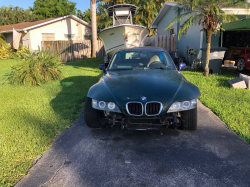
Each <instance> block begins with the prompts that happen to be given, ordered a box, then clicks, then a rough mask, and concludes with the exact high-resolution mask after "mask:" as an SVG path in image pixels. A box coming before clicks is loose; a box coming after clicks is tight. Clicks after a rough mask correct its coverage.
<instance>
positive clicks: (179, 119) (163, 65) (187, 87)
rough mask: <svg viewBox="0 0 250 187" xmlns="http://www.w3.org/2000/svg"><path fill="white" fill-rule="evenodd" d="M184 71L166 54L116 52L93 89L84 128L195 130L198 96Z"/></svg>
mask: <svg viewBox="0 0 250 187" xmlns="http://www.w3.org/2000/svg"><path fill="white" fill-rule="evenodd" d="M184 66H185V64H180V66H179V67H178V69H177V68H176V66H175V65H174V63H173V61H172V59H171V57H170V55H169V54H168V52H166V51H165V50H164V49H162V48H155V47H139V48H129V49H120V50H118V51H116V52H115V54H114V55H113V57H112V58H111V60H110V62H109V64H108V65H105V64H101V65H100V66H99V68H100V69H101V70H103V73H104V75H103V76H102V77H101V78H100V80H99V82H98V83H96V84H95V85H93V86H92V87H91V88H90V89H89V92H88V96H87V99H86V101H85V107H84V118H85V122H86V124H87V125H88V126H89V127H91V128H104V127H107V126H116V125H118V126H121V128H122V129H135V130H148V129H162V128H164V127H169V126H172V127H175V128H177V127H178V128H181V129H186V130H195V129H196V128H197V97H199V96H200V91H199V89H198V88H197V87H196V86H195V85H193V84H191V83H190V82H188V81H187V80H186V79H185V77H184V76H183V75H182V74H181V73H180V72H179V71H180V70H181V69H183V68H184Z"/></svg>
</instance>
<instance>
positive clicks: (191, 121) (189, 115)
mask: <svg viewBox="0 0 250 187" xmlns="http://www.w3.org/2000/svg"><path fill="white" fill-rule="evenodd" d="M180 114H181V121H182V129H183V130H196V129H197V108H194V109H192V110H186V111H182V112H180Z"/></svg>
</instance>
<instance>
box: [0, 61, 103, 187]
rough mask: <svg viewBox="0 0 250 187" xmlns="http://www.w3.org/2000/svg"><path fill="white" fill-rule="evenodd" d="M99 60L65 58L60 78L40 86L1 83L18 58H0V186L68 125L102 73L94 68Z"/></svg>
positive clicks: (15, 176) (20, 171) (24, 168)
mask: <svg viewBox="0 0 250 187" xmlns="http://www.w3.org/2000/svg"><path fill="white" fill-rule="evenodd" d="M102 62H103V59H88V60H84V61H79V62H68V63H66V66H63V72H64V75H65V78H64V79H63V80H61V81H55V82H52V83H48V84H45V85H44V86H42V87H40V86H16V85H10V84H8V82H5V83H4V84H1V83H2V82H3V81H4V80H5V79H6V77H7V76H8V74H9V73H10V70H11V69H10V67H11V66H12V65H14V64H17V63H20V61H16V60H0V186H11V185H13V184H15V182H17V181H18V180H19V179H20V178H21V177H23V176H24V175H25V174H26V173H27V172H28V169H29V168H30V167H31V166H32V163H33V161H34V159H36V158H38V157H40V156H41V155H42V154H43V153H44V152H45V151H46V150H48V149H49V147H50V146H51V143H52V140H53V139H54V138H55V137H56V136H57V135H58V134H60V132H61V131H62V130H63V129H65V128H66V127H68V126H70V125H72V123H73V122H74V120H75V119H76V118H77V117H78V116H79V110H80V109H81V108H82V107H83V104H82V103H83V101H84V100H85V98H86V95H87V91H88V89H89V87H90V86H91V85H93V84H94V83H96V82H97V81H98V79H99V77H100V76H101V75H102V72H101V71H100V70H99V69H98V65H99V64H100V63H102Z"/></svg>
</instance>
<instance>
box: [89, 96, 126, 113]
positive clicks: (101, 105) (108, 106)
mask: <svg viewBox="0 0 250 187" xmlns="http://www.w3.org/2000/svg"><path fill="white" fill-rule="evenodd" d="M92 107H93V108H95V109H98V110H106V111H111V112H117V113H122V112H121V111H120V109H119V108H118V106H117V105H116V104H115V103H113V102H105V101H97V100H95V99H92Z"/></svg>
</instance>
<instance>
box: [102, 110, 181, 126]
mask: <svg viewBox="0 0 250 187" xmlns="http://www.w3.org/2000/svg"><path fill="white" fill-rule="evenodd" d="M104 116H105V117H103V118H102V119H101V120H103V122H105V121H106V123H107V124H108V125H109V126H116V125H120V126H121V128H122V129H129V130H159V129H161V128H162V127H169V126H173V127H178V126H180V125H181V124H180V119H179V117H178V113H177V112H174V113H166V114H165V115H164V116H125V115H123V114H121V113H112V112H110V113H105V115H104Z"/></svg>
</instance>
